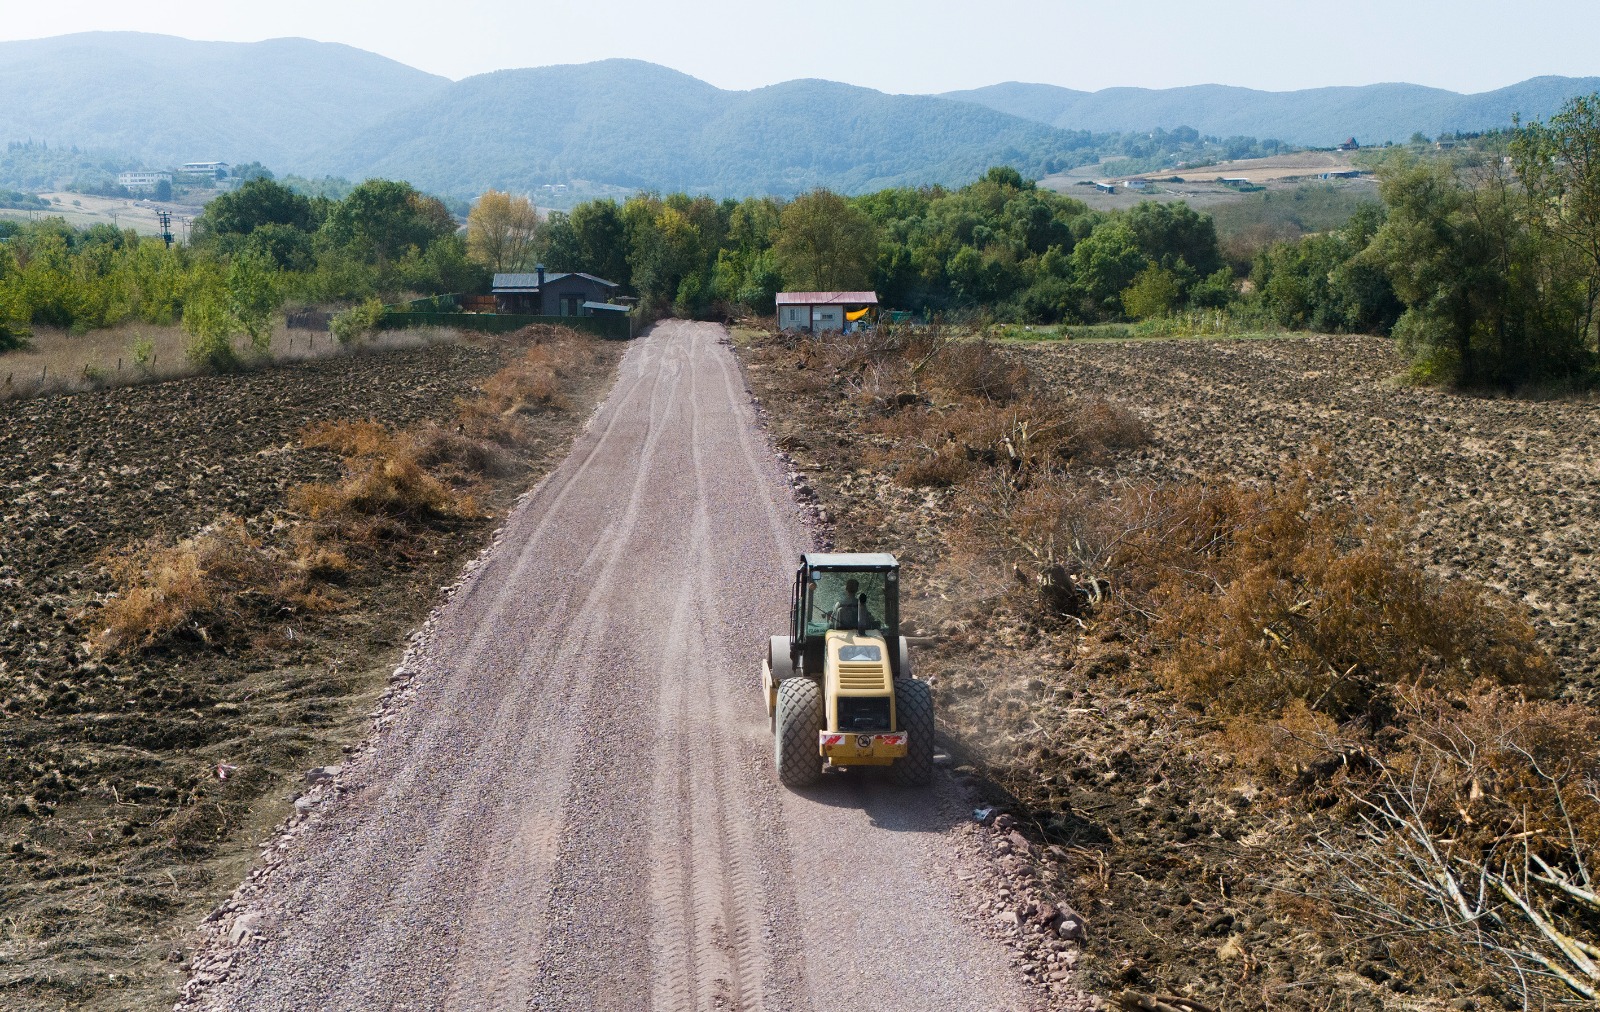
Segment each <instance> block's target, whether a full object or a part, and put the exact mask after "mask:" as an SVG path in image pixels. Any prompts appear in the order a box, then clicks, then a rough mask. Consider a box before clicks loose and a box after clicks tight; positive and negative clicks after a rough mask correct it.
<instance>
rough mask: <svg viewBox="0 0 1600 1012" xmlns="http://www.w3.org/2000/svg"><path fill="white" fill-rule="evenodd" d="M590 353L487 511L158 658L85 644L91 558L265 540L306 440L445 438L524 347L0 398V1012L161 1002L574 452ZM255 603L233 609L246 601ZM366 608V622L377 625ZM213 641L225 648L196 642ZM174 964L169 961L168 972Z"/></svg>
mask: <svg viewBox="0 0 1600 1012" xmlns="http://www.w3.org/2000/svg"><path fill="white" fill-rule="evenodd" d="M593 345H594V354H595V355H596V356H597V357H596V358H595V359H594V361H593V366H592V368H591V370H590V373H591V374H590V375H588V376H587V377H586V378H585V379H584V381H583V382H581V383H580V384H578V385H577V387H576V388H574V389H572V390H570V391H567V396H568V399H569V400H570V402H571V410H569V411H567V412H562V413H553V414H550V415H546V416H544V419H543V420H542V422H541V424H539V425H536V426H533V427H532V428H533V430H534V432H533V435H532V438H531V439H530V441H529V442H528V443H527V444H526V445H523V446H521V447H518V448H517V450H516V452H515V454H514V457H515V463H514V466H508V468H507V470H506V473H505V474H504V475H503V476H502V478H501V479H500V480H499V481H498V482H497V483H495V484H494V485H493V486H492V487H488V488H484V489H481V490H480V492H482V493H483V494H484V495H485V496H486V498H485V500H484V503H483V505H484V506H485V507H486V509H485V512H486V513H487V514H489V515H487V516H484V517H481V518H478V519H472V520H459V521H453V522H451V523H449V524H447V525H445V526H444V527H443V528H441V529H438V530H436V531H433V532H431V533H429V534H428V535H427V536H426V537H424V538H422V539H421V540H419V541H417V542H415V543H414V544H411V545H409V546H408V547H406V548H405V550H404V551H403V552H400V553H398V554H396V553H393V552H375V553H371V554H370V555H369V556H367V557H363V558H357V559H355V560H354V562H355V565H354V566H353V568H352V570H351V571H350V573H349V574H348V576H347V578H346V579H345V582H344V584H343V586H342V587H341V588H340V589H341V592H342V593H343V594H345V595H346V596H347V597H348V598H349V599H350V601H351V603H352V606H351V607H348V608H345V609H343V610H340V611H337V612H333V613H325V614H318V613H309V612H301V613H294V612H281V613H277V614H275V615H272V616H271V617H270V619H269V620H268V621H265V622H264V623H263V624H261V625H260V626H258V627H256V628H254V629H252V631H251V632H250V634H249V636H248V637H246V638H244V639H242V640H241V639H233V640H229V641H227V642H221V641H217V642H210V643H207V642H206V641H207V637H208V636H209V632H208V631H207V630H205V629H204V628H201V627H196V628H192V629H186V630H182V631H181V632H182V635H180V636H179V637H177V638H176V639H175V641H174V642H173V643H171V644H168V645H164V646H161V647H159V648H157V649H155V650H153V651H147V652H131V653H112V654H107V653H105V652H104V651H97V650H94V649H91V644H90V641H91V639H92V638H93V636H94V635H95V633H96V632H97V631H98V629H97V626H96V620H95V615H96V610H97V605H98V604H99V603H100V602H101V601H102V600H104V598H105V595H106V594H107V593H108V592H110V591H111V590H112V589H113V583H112V581H111V579H110V577H109V576H108V574H107V572H106V567H105V565H104V564H103V563H104V562H105V561H106V560H107V558H108V557H115V556H118V555H120V554H122V553H124V552H126V551H127V550H129V549H131V548H133V547H135V546H137V545H139V544H142V543H144V542H146V541H148V540H154V541H156V542H160V543H165V544H170V543H172V542H174V541H176V540H178V539H181V538H184V537H187V536H189V535H191V534H193V533H194V532H195V531H197V530H199V529H200V528H202V527H204V526H205V525H207V524H210V523H211V522H213V521H214V520H215V519H216V518H217V517H218V516H219V515H222V514H230V515H233V516H237V517H240V518H242V519H243V520H244V521H245V522H246V524H247V526H248V527H249V529H250V530H251V532H252V533H254V534H256V535H258V536H261V537H271V536H273V535H274V532H276V531H279V530H281V529H282V525H283V524H286V523H290V522H292V521H293V519H294V518H293V517H292V516H291V515H290V512H289V510H288V505H287V502H286V499H287V496H286V493H287V492H288V490H290V489H291V488H293V487H295V486H297V485H300V484H302V483H306V482H318V481H321V482H326V481H331V480H334V479H337V478H338V477H339V475H340V467H341V465H340V460H339V457H338V456H336V455H334V454H332V453H329V452H327V451H321V450H306V449H304V448H302V446H301V440H300V434H301V432H302V430H303V429H304V428H305V427H306V426H307V425H309V424H311V423H315V422H319V421H333V420H338V419H351V420H354V419H372V420H375V421H378V422H381V423H383V424H385V425H387V426H390V427H392V428H396V429H402V428H407V427H410V426H414V425H417V424H419V423H422V422H426V421H440V422H446V423H448V422H449V420H450V419H451V418H452V417H453V415H454V413H455V410H456V401H457V398H460V397H470V396H471V395H472V393H473V391H474V388H475V387H477V386H478V385H479V384H480V383H482V382H483V381H484V380H485V379H487V378H488V377H489V376H491V375H492V374H494V373H495V372H496V371H497V370H498V369H499V368H500V367H501V366H502V365H503V364H504V362H505V361H506V357H507V355H508V354H510V353H512V352H514V351H516V350H518V349H519V348H520V347H521V346H520V345H519V344H518V342H517V340H516V339H514V338H513V339H506V340H496V341H490V342H484V343H464V344H446V345H439V346H435V347H429V348H418V349H410V350H404V351H392V352H375V353H370V354H355V355H345V356H340V357H336V358H329V359H321V360H316V361H306V362H300V363H295V364H291V365H285V366H281V367H276V368H267V369H262V370H260V371H257V372H250V373H245V374H240V375H232V376H212V377H200V378H193V379H184V380H176V381H171V382H165V383H156V384H151V385H147V386H135V387H125V388H119V389H113V390H107V391H95V392H86V393H80V394H73V395H64V396H52V397H41V398H37V399H31V400H13V401H8V402H5V403H0V756H3V759H0V794H3V799H0V800H3V802H4V808H3V812H0V841H3V844H4V846H5V848H6V849H7V851H8V853H7V854H6V859H5V860H4V861H0V1007H4V1008H29V1009H49V1008H148V1007H154V1006H156V1005H158V1004H159V1003H160V1002H162V1001H163V1000H168V1001H170V1000H171V999H172V998H174V997H175V996H176V993H177V988H178V987H179V986H180V985H181V983H182V980H183V977H184V973H183V970H182V964H183V962H184V961H185V960H186V959H187V958H188V953H187V951H186V949H185V944H186V943H185V941H184V939H185V937H186V935H187V933H188V932H189V931H190V930H191V929H192V927H193V924H194V922H195V921H196V920H198V918H199V917H200V916H201V915H202V914H203V913H204V912H205V911H206V910H207V909H209V908H210V907H211V906H212V905H213V904H214V903H215V902H216V901H217V900H218V899H219V898H220V897H222V896H224V895H226V894H227V893H228V892H229V891H231V890H232V889H233V887H234V886H235V885H236V884H237V882H238V880H239V878H240V877H241V876H242V875H243V873H244V871H245V870H246V869H247V867H248V863H249V859H250V856H251V855H250V854H249V848H250V847H251V845H252V842H253V840H252V838H253V837H254V838H259V837H261V836H264V835H265V834H266V831H267V829H268V827H269V826H270V825H271V824H272V823H273V822H276V821H277V820H278V819H280V818H281V817H282V816H283V813H284V812H285V811H286V810H287V806H288V803H289V801H290V799H291V791H292V790H293V789H294V788H295V787H297V786H300V783H299V781H300V774H301V773H302V772H303V771H304V770H305V769H306V768H307V767H308V766H313V765H317V764H320V763H328V762H337V761H338V760H339V759H340V745H341V744H342V743H346V742H350V741H353V740H356V739H357V738H358V737H359V736H360V733H361V725H362V723H363V722H364V719H365V716H366V714H367V713H368V712H369V711H370V710H371V708H372V704H373V702H374V700H375V698H376V696H377V694H378V692H379V691H380V690H381V689H382V687H383V686H384V684H385V682H386V678H387V675H388V672H389V670H390V669H391V668H392V667H393V664H394V660H395V659H396V658H397V657H398V654H399V650H400V647H401V646H402V645H403V641H404V639H405V636H406V634H407V633H408V632H409V631H410V629H411V628H413V626H414V625H415V624H416V623H417V622H419V621H420V619H421V617H422V615H424V614H426V612H427V610H428V608H430V607H431V606H432V604H433V601H434V599H435V597H436V595H437V592H438V588H439V585H440V583H441V582H445V581H448V580H449V579H451V578H452V577H453V574H454V573H455V572H456V571H457V569H458V568H459V566H460V564H461V561H462V559H463V558H464V557H465V556H468V555H470V554H472V553H473V552H475V551H476V550H477V549H478V548H479V547H481V545H482V543H483V541H484V540H485V538H486V535H487V530H488V528H489V527H490V526H491V525H492V523H493V516H494V514H496V513H497V512H498V510H499V509H500V508H501V507H502V506H504V505H505V504H506V503H507V502H509V500H510V499H511V498H512V497H513V496H514V495H516V494H517V493H518V492H519V491H521V489H523V488H525V487H526V485H527V484H528V483H529V482H531V481H532V480H533V479H534V478H535V477H537V476H538V475H539V474H540V473H542V471H543V470H544V469H545V468H547V467H548V466H549V464H550V463H551V462H552V461H553V460H555V459H559V458H560V456H562V455H564V454H565V452H566V447H567V445H568V443H569V441H570V439H571V438H572V436H573V434H574V433H575V432H576V430H577V428H578V427H579V426H580V425H581V423H582V422H583V420H584V418H585V417H586V416H587V413H588V411H587V409H588V406H589V405H592V404H593V403H594V402H595V400H596V399H597V398H598V396H599V395H600V394H601V393H603V391H604V390H605V389H606V388H607V386H608V385H609V382H610V366H611V364H612V363H614V362H615V360H616V357H617V356H618V355H619V354H620V351H621V349H620V348H619V347H617V346H615V345H611V346H607V345H604V344H603V343H601V342H593ZM247 604H248V602H247ZM377 605H381V607H379V606H377ZM212 639H213V640H214V639H215V637H212ZM163 964H165V965H163Z"/></svg>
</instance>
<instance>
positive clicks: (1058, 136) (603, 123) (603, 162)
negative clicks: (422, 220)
mask: <svg viewBox="0 0 1600 1012" xmlns="http://www.w3.org/2000/svg"><path fill="white" fill-rule="evenodd" d="M1597 89H1600V77H1594V78H1565V77H1554V76H1550V77H1539V78H1531V79H1529V80H1527V81H1523V82H1519V83H1518V84H1515V85H1511V86H1508V87H1506V88H1500V89H1495V90H1493V91H1488V92H1482V93H1478V94H1474V95H1462V94H1459V93H1456V92H1451V91H1447V90H1444V89H1439V88H1427V87H1424V86H1421V85H1411V84H1404V83H1398V84H1379V85H1362V86H1350V87H1335V88H1321V89H1306V90H1302V91H1289V92H1268V91H1261V90H1256V89H1249V88H1237V87H1232V86H1226V85H1210V84H1207V85H1193V86H1188V87H1184V88H1173V89H1145V88H1108V89H1103V90H1100V91H1095V92H1087V91H1076V90H1073V89H1070V88H1061V87H1058V86H1055V85H1041V84H1028V83H1023V82H1005V83H1002V84H997V85H991V86H988V87H986V88H979V89H971V90H967V91H958V92H946V93H944V94H942V95H894V94H887V93H885V92H881V91H876V90H873V89H870V88H863V87H859V86H855V85H849V84H842V83H839V82H833V81H826V80H822V79H818V78H805V79H798V80H792V81H785V82H781V83H778V84H773V85H768V86H766V87H762V88H753V89H748V90H725V89H721V88H717V87H716V86H714V85H712V84H709V83H707V82H705V81H702V80H700V79H698V78H695V77H693V76H692V75H689V74H685V73H682V72H681V71H677V70H673V69H671V68H667V67H663V66H661V65H659V64H655V63H650V62H647V61H642V60H628V59H614V60H602V61H596V62H592V63H584V64H566V65H554V66H545V67H530V68H520V69H511V70H500V71H493V72H490V73H487V74H479V75H474V76H472V77H467V78H464V79H462V80H460V81H451V80H450V79H448V78H445V77H440V76H438V75H435V74H429V73H426V72H424V71H421V70H417V69H416V68H413V67H409V66H407V65H406V64H403V63H400V62H398V61H395V60H391V59H389V58H387V57H384V56H380V55H377V54H374V53H370V52H367V51H366V50H362V49H359V48H356V47H353V46H347V45H343V44H340V43H327V42H315V41H312V40H308V39H299V38H282V39H270V40H266V41H264V42H251V43H245V42H197V41H193V40H189V39H182V38H178V37H176V36H170V35H158V34H151V33H141V32H84V33H78V34H75V35H64V36H54V37H51V38H46V39H33V40H25V41H19V42H0V141H24V140H30V139H31V140H35V141H45V142H48V143H49V144H51V145H54V146H66V145H71V146H76V147H80V148H84V149H91V150H95V151H115V152H125V153H127V154H128V155H129V157H130V159H139V160H142V161H144V162H146V163H148V164H149V165H151V166H152V167H155V166H160V165H170V164H175V163H180V162H184V161H198V160H222V161H230V162H235V163H238V162H246V161H260V162H263V163H266V164H268V165H269V166H271V167H272V168H273V169H275V170H277V171H280V172H295V173H307V174H318V173H333V174H338V175H346V176H349V177H351V178H362V177H367V176H374V175H393V176H398V177H401V178H405V179H408V180H410V181H412V182H413V183H415V184H416V185H419V186H423V187H425V188H429V189H434V190H438V191H440V192H443V193H447V194H449V195H453V196H474V195H476V194H477V193H479V192H482V190H483V189H484V188H486V187H488V186H495V187H497V188H502V189H517V190H531V189H533V188H537V187H539V186H542V185H545V184H552V185H564V184H567V183H582V184H583V185H586V186H589V185H591V184H592V186H591V189H593V190H594V191H595V192H621V191H628V190H635V189H679V188H682V189H689V190H697V191H698V190H704V191H710V192H716V193H718V194H720V195H743V194H747V193H763V192H771V193H777V194H788V193H793V192H797V191H799V190H801V189H806V188H810V187H813V186H828V187H832V188H834V189H839V190H843V191H845V192H861V191H862V190H864V189H871V188H877V187H882V186H895V185H918V184H926V183H945V184H958V183H961V182H965V181H966V180H968V179H971V178H973V177H974V176H976V175H978V174H980V173H981V172H982V171H983V170H984V169H985V168H987V167H988V166H990V165H995V164H1007V165H1011V166H1013V167H1014V168H1017V169H1018V170H1019V171H1022V172H1023V173H1024V174H1027V175H1042V174H1044V173H1046V172H1048V171H1054V170H1056V169H1059V168H1061V167H1063V166H1070V165H1076V164H1081V163H1082V162H1084V161H1088V160H1094V159H1095V158H1096V157H1097V155H1096V153H1095V148H1096V144H1097V139H1096V138H1095V137H1092V136H1090V134H1098V135H1101V136H1100V137H1099V140H1104V139H1105V137H1104V135H1108V134H1132V133H1143V132H1148V131H1150V130H1153V129H1155V128H1157V127H1159V128H1163V129H1167V130H1169V131H1170V130H1174V129H1176V128H1178V127H1189V128H1193V129H1194V130H1197V131H1199V133H1200V134H1202V135H1205V136H1215V137H1224V138H1227V137H1238V136H1252V137H1259V138H1278V139H1280V140H1283V141H1287V142H1290V143H1293V144H1299V145H1304V146H1331V145H1333V144H1336V143H1338V142H1339V141H1341V140H1343V139H1344V138H1346V137H1348V136H1352V135H1353V136H1355V137H1357V138H1358V139H1359V140H1361V141H1362V142H1363V143H1372V142H1375V141H1376V142H1381V141H1383V140H1404V139H1406V138H1408V137H1409V136H1410V135H1411V134H1412V133H1414V132H1416V131H1421V132H1423V133H1426V134H1430V135H1433V134H1437V133H1439V132H1441V131H1444V130H1477V129H1486V128H1491V127H1503V126H1508V125H1509V124H1510V122H1511V117H1512V114H1513V113H1520V114H1522V115H1523V116H1524V117H1525V118H1540V117H1544V116H1548V115H1550V114H1551V113H1553V112H1555V111H1556V110H1557V109H1558V108H1559V107H1560V104H1561V103H1562V102H1563V101H1564V100H1565V99H1567V98H1569V97H1571V96H1572V95H1576V94H1585V93H1587V92H1590V91H1594V90H1597ZM129 167H132V166H131V165H130V166H129Z"/></svg>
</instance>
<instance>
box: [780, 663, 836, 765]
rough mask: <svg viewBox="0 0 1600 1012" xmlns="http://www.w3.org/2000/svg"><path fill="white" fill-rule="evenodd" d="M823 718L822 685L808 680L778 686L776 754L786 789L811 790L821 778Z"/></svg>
mask: <svg viewBox="0 0 1600 1012" xmlns="http://www.w3.org/2000/svg"><path fill="white" fill-rule="evenodd" d="M823 719H824V714H823V708H822V686H820V685H818V684H817V683H816V682H814V681H812V680H811V679H809V678H786V679H784V680H783V681H781V682H779V683H778V712H777V724H778V727H777V734H776V735H775V736H774V738H773V753H774V758H775V759H776V760H777V765H778V780H779V781H780V782H781V783H782V784H783V786H785V787H809V786H810V785H812V784H814V783H816V782H817V781H818V780H820V779H822V756H821V754H820V753H819V752H818V739H817V736H818V734H820V733H821V731H822V722H823Z"/></svg>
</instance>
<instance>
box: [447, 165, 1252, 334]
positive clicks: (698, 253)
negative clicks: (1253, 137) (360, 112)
mask: <svg viewBox="0 0 1600 1012" xmlns="http://www.w3.org/2000/svg"><path fill="white" fill-rule="evenodd" d="M516 221H520V222H521V224H520V225H516V224H513V222H516ZM467 236H468V240H467V241H468V247H469V251H470V252H471V254H472V255H473V256H474V257H475V258H476V259H477V260H478V262H480V263H482V264H483V265H484V266H485V267H486V268H487V269H490V270H494V271H508V270H520V269H526V268H528V267H529V266H531V265H532V264H533V263H534V262H541V263H544V264H545V266H546V267H547V268H549V269H550V270H555V271H572V270H581V271H587V272H589V273H591V274H598V275H600V276H601V277H604V278H606V279H608V280H611V281H616V282H618V283H619V284H622V285H623V286H625V287H627V288H628V289H630V290H632V291H634V292H635V293H637V295H638V296H639V298H640V300H641V303H642V304H643V305H644V306H646V307H647V308H648V309H649V310H651V311H652V312H656V313H677V314H680V315H686V316H696V315H705V314H724V313H729V312H733V311H736V310H737V309H738V308H740V307H743V308H747V309H749V310H751V311H754V312H757V313H771V312H772V311H773V301H774V297H775V296H776V294H777V293H778V292H780V291H784V290H860V289H872V290H875V291H877V292H878V295H879V298H880V300H881V301H882V302H883V303H884V304H886V305H892V306H895V307H896V308H903V309H909V310H914V311H921V312H925V313H938V312H957V311H963V310H972V311H976V310H982V311H987V312H989V313H991V314H993V315H996V316H999V317H1001V318H1005V319H1016V320H1027V321H1030V322H1055V321H1061V320H1067V321H1071V322H1088V321H1098V320H1105V319H1119V318H1122V317H1123V316H1124V315H1127V314H1130V313H1131V314H1133V315H1155V314H1158V313H1163V312H1171V311H1175V310H1180V309H1184V308H1188V307H1216V306H1222V305H1225V304H1226V303H1227V301H1228V299H1229V297H1230V295H1231V293H1232V290H1233V276H1232V273H1231V271H1229V270H1228V268H1227V267H1226V266H1225V265H1224V263H1223V258H1222V254H1221V251H1220V250H1219V248H1218V245H1217V235H1216V229H1215V226H1214V225H1213V224H1212V222H1211V219H1210V218H1208V217H1206V216H1204V215H1201V214H1198V213H1196V212H1195V211H1193V210H1192V209H1190V208H1189V207H1187V206H1186V205H1183V204H1157V203H1153V202H1146V203H1143V204H1140V205H1139V206H1137V207H1136V208H1134V209H1133V210H1131V211H1129V212H1126V213H1111V214H1107V213H1101V212H1096V211H1091V210H1090V209H1089V208H1088V206H1087V205H1085V204H1084V203H1083V202H1082V201H1078V200H1073V199H1071V198H1069V197H1064V196H1062V195H1060V194H1058V193H1054V192H1052V191H1050V190H1045V189H1041V188H1039V187H1038V186H1036V185H1035V184H1034V183H1032V182H1030V181H1028V180H1025V179H1023V178H1022V177H1021V175H1020V174H1018V173H1017V172H1016V170H1014V169H1010V168H995V169H991V170H990V171H989V172H988V173H987V174H986V175H985V176H984V177H983V178H982V179H979V180H977V181H976V182H974V183H971V184H969V185H967V186H964V187H961V188H959V189H954V190H947V189H945V188H942V187H922V188H899V189H890V190H882V191H879V192H877V193H871V194H866V195H864V196H859V197H845V196H841V195H839V194H836V193H832V192H829V191H827V190H814V191H812V192H810V193H806V194H802V195H801V196H798V197H796V198H794V199H793V200H788V201H785V200H781V199H779V198H775V197H750V198H747V199H745V200H740V201H735V200H723V201H717V200H714V199H712V198H710V197H706V196H690V195H688V194H682V193H677V194H670V195H667V196H661V195H659V194H641V195H638V196H635V197H633V198H631V199H629V200H626V201H622V202H618V201H615V200H610V199H603V200H593V201H589V202H586V203H583V204H579V205H578V206H577V207H575V208H573V210H572V211H570V212H559V211H558V212H554V213H551V214H550V215H549V216H548V217H547V218H544V219H542V220H540V219H539V218H538V217H537V216H536V215H535V214H534V212H533V208H532V206H531V204H528V203H527V201H526V200H525V199H523V198H517V197H512V196H509V195H507V194H502V193H490V194H487V195H485V197H484V198H482V199H481V200H480V201H479V202H478V204H477V205H476V207H475V208H474V209H473V211H472V213H471V214H470V215H469V216H468V220H467ZM513 236H515V237H516V238H515V239H514V240H513V238H512V237H513Z"/></svg>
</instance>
